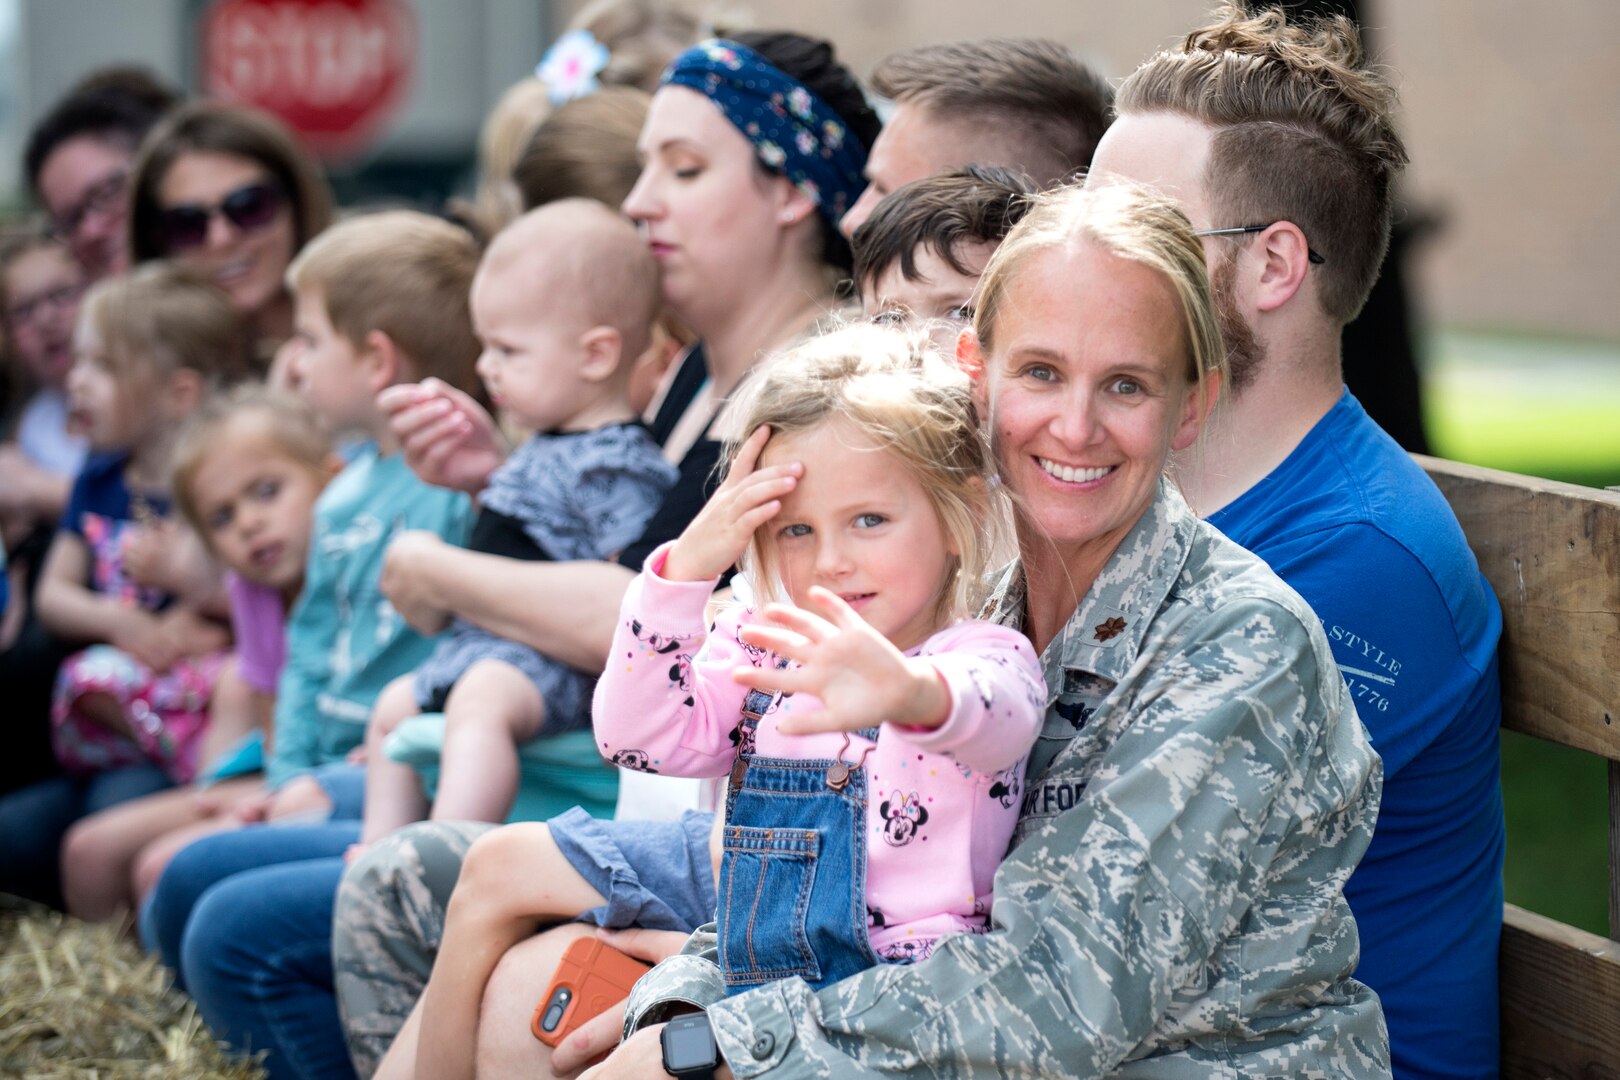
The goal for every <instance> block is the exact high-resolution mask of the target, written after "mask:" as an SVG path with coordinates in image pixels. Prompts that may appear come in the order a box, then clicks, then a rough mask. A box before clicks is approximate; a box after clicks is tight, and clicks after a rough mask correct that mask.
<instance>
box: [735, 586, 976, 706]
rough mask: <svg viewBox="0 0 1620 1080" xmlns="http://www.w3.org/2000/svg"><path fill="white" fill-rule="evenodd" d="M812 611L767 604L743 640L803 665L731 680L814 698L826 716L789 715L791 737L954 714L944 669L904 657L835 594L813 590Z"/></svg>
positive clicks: (739, 672)
mask: <svg viewBox="0 0 1620 1080" xmlns="http://www.w3.org/2000/svg"><path fill="white" fill-rule="evenodd" d="M808 599H809V602H810V604H811V605H812V606H813V608H814V610H806V609H804V608H796V607H793V606H791V605H788V604H767V605H766V606H765V608H764V609H763V610H762V611H761V612H760V620H761V621H760V622H759V623H755V624H754V625H751V626H745V627H742V628H741V629H740V630H739V632H738V636H739V637H741V638H742V639H743V640H744V641H745V642H747V643H748V644H750V645H758V646H760V647H761V648H765V649H769V650H771V651H772V652H774V653H776V654H777V655H778V656H785V657H787V658H788V659H789V660H792V661H794V662H795V663H796V664H798V665H799V666H798V667H797V668H787V669H781V670H779V669H774V668H757V667H752V666H743V667H738V668H737V669H736V670H735V671H734V672H733V673H732V677H733V678H734V679H736V680H737V681H738V682H739V683H741V684H742V685H744V686H747V687H750V688H752V689H755V690H780V691H781V692H783V693H785V694H798V693H805V694H813V695H815V696H816V697H817V698H819V699H820V700H821V704H822V706H823V708H822V710H821V711H820V712H812V713H809V714H808V715H806V714H802V713H796V712H795V713H787V714H783V715H782V716H781V718H780V719H779V720H778V721H777V728H778V730H780V731H781V732H782V733H783V734H786V735H811V734H815V733H817V732H823V731H859V730H860V729H862V728H867V727H872V726H874V725H876V724H882V723H891V724H897V725H900V726H903V727H918V728H937V727H939V726H940V725H941V724H943V723H944V722H945V720H946V719H947V717H949V715H950V709H951V697H950V692H949V691H948V690H947V689H946V688H945V681H944V680H943V679H942V678H941V677H940V675H939V672H938V670H937V669H936V668H935V667H934V665H933V664H931V663H929V662H928V660H927V658H925V657H910V656H906V655H905V654H904V653H902V652H901V651H900V650H899V649H897V648H895V647H894V644H893V643H892V642H890V641H889V639H888V638H886V637H884V636H883V635H882V634H880V633H878V632H877V631H876V630H874V629H873V628H872V627H871V626H870V625H869V624H868V623H867V622H866V620H865V619H863V618H861V617H860V616H859V615H858V614H856V613H855V609H854V608H852V607H850V606H849V605H848V604H846V603H844V601H843V600H842V599H840V598H839V597H838V595H837V594H835V593H832V592H829V591H828V590H826V589H823V588H821V587H820V586H819V585H818V586H814V587H812V588H811V590H810V594H809V597H808Z"/></svg>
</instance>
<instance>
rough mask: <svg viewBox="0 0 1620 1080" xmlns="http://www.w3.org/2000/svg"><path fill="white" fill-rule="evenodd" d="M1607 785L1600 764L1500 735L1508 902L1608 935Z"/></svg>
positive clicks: (1548, 745) (1589, 757) (1578, 754)
mask: <svg viewBox="0 0 1620 1080" xmlns="http://www.w3.org/2000/svg"><path fill="white" fill-rule="evenodd" d="M1608 786H1609V782H1608V770H1607V768H1606V767H1605V762H1604V761H1603V759H1602V758H1599V757H1597V756H1595V755H1593V754H1586V753H1582V752H1581V751H1579V750H1571V749H1569V748H1568V747H1564V746H1555V745H1553V744H1552V743H1548V742H1543V741H1541V740H1540V739H1535V738H1531V737H1530V736H1528V735H1520V734H1518V733H1517V732H1512V731H1504V732H1502V797H1503V798H1504V799H1505V800H1506V802H1507V868H1506V870H1505V871H1504V874H1503V879H1504V883H1505V887H1506V891H1507V898H1508V902H1509V903H1513V904H1518V905H1519V906H1520V907H1523V908H1529V909H1530V910H1531V911H1534V912H1536V913H1537V914H1540V915H1546V916H1548V917H1550V918H1554V919H1557V920H1559V921H1560V922H1566V923H1569V924H1570V925H1572V926H1578V927H1580V928H1581V929H1583V930H1590V931H1591V932H1592V933H1594V934H1604V935H1607V934H1608V932H1609V900H1608V897H1609V835H1608V820H1609V811H1608V805H1609V802H1608Z"/></svg>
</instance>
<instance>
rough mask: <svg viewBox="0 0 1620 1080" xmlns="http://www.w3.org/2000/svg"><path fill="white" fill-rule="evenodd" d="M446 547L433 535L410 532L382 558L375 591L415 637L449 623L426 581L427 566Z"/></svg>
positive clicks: (402, 536) (446, 613)
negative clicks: (417, 634)
mask: <svg viewBox="0 0 1620 1080" xmlns="http://www.w3.org/2000/svg"><path fill="white" fill-rule="evenodd" d="M449 547H450V545H449V544H446V543H445V542H444V539H443V537H441V536H439V535H438V534H437V533H434V532H429V531H428V530H426V529H410V530H408V531H406V532H402V533H400V534H399V535H398V536H396V537H394V539H393V540H392V541H391V542H390V543H389V545H388V550H387V552H385V553H384V554H383V569H382V576H381V577H380V578H379V579H378V581H377V587H378V588H380V589H381V590H382V594H383V595H384V596H386V597H387V598H388V602H389V603H390V604H393V605H394V610H395V611H397V612H399V615H400V618H402V619H404V620H405V621H406V622H407V623H409V624H410V625H411V628H412V629H414V630H416V631H418V632H419V633H423V634H437V633H438V632H439V631H440V630H443V629H444V628H445V627H446V626H448V625H449V623H450V615H451V612H449V611H447V610H446V609H445V608H443V607H441V606H440V605H439V603H438V601H437V600H436V599H435V598H434V595H433V592H432V588H431V582H430V581H429V580H428V574H429V572H430V571H429V564H431V563H432V562H433V560H434V559H435V558H437V557H438V555H439V554H440V552H442V551H444V550H446V549H448V548H449Z"/></svg>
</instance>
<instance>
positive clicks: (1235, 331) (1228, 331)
mask: <svg viewBox="0 0 1620 1080" xmlns="http://www.w3.org/2000/svg"><path fill="white" fill-rule="evenodd" d="M1236 277H1237V262H1236V260H1235V259H1230V258H1228V259H1222V260H1221V263H1220V265H1219V266H1217V267H1216V268H1215V272H1214V274H1212V275H1211V276H1210V282H1209V284H1210V292H1211V294H1212V297H1211V298H1212V299H1213V301H1214V303H1215V321H1216V322H1217V323H1218V324H1219V325H1220V328H1221V340H1222V341H1224V342H1226V379H1227V384H1226V385H1227V387H1228V389H1229V391H1230V392H1231V394H1232V396H1233V397H1236V396H1237V395H1239V394H1241V393H1243V390H1244V388H1245V387H1247V386H1248V385H1249V384H1250V383H1251V382H1253V381H1254V375H1255V372H1256V371H1257V370H1258V369H1259V367H1260V363H1261V361H1263V360H1265V358H1266V347H1265V346H1264V345H1262V344H1260V339H1259V338H1257V337H1255V336H1254V328H1253V327H1251V326H1250V325H1249V324H1248V322H1247V321H1246V320H1245V319H1244V318H1243V316H1242V315H1241V314H1239V313H1238V309H1237V301H1236V300H1235V299H1234V297H1233V293H1234V292H1235V291H1236V290H1235V288H1234V287H1233V279H1235V278H1236Z"/></svg>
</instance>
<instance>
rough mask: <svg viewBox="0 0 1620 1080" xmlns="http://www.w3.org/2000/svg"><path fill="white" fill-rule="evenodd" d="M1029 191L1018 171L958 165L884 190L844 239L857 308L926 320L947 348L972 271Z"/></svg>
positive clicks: (1020, 212)
mask: <svg viewBox="0 0 1620 1080" xmlns="http://www.w3.org/2000/svg"><path fill="white" fill-rule="evenodd" d="M1034 193H1035V185H1034V184H1033V183H1032V182H1031V181H1030V180H1029V178H1028V177H1026V176H1024V175H1022V174H1021V173H1017V172H1014V171H1012V170H1011V169H1003V168H1000V167H999V166H995V165H964V166H962V167H961V168H959V169H951V170H950V171H948V172H943V173H940V174H939V175H937V176H930V177H928V178H926V179H923V180H918V181H916V182H914V183H910V184H907V185H906V186H905V187H903V188H901V189H899V190H898V191H896V192H894V194H892V195H890V196H888V197H887V198H886V199H884V200H883V201H882V202H881V203H879V204H878V207H877V209H876V210H874V211H873V213H872V216H871V217H870V218H868V219H867V220H866V221H865V222H864V223H863V224H862V225H861V227H860V228H858V229H856V230H855V235H854V237H853V239H852V240H851V248H852V249H853V251H854V255H855V287H856V289H857V290H858V291H859V293H860V297H861V308H862V310H863V311H864V312H865V313H866V315H867V317H868V318H882V319H886V320H894V319H900V320H916V321H918V322H920V323H923V324H925V325H928V326H929V327H930V329H932V330H934V331H936V332H937V333H936V337H937V340H938V341H939V344H940V347H941V348H943V349H945V350H946V352H947V353H953V352H954V351H955V348H956V335H957V333H958V332H960V331H961V330H962V329H963V328H965V327H966V326H968V325H969V324H970V323H971V322H972V321H973V291H974V290H975V289H976V288H978V285H979V275H980V274H982V273H983V272H984V267H985V264H986V263H988V262H989V261H990V256H991V255H992V254H994V252H995V250H996V247H997V245H999V244H1000V243H1001V241H1002V240H1003V239H1004V238H1005V237H1006V235H1007V234H1008V233H1009V232H1011V231H1012V227H1013V226H1014V225H1016V224H1018V222H1019V221H1021V220H1023V217H1024V214H1025V213H1026V212H1027V211H1028V209H1029V198H1028V197H1029V196H1030V195H1033V194H1034Z"/></svg>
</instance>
